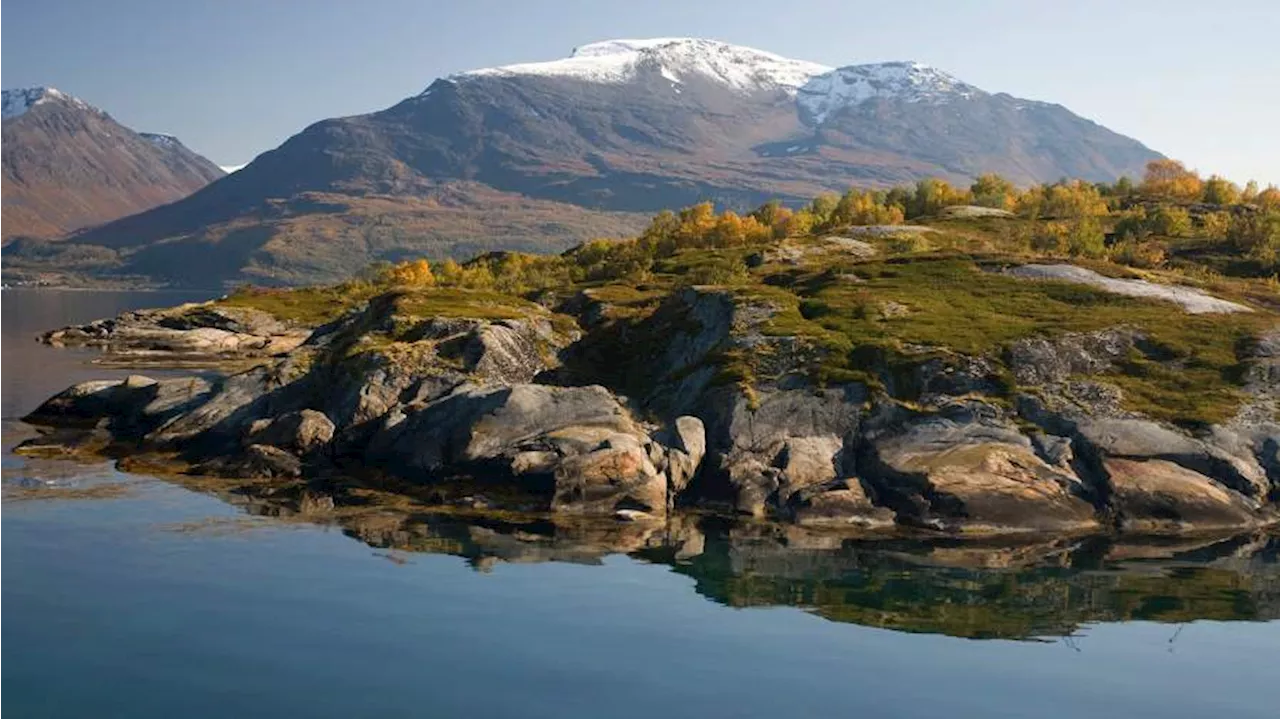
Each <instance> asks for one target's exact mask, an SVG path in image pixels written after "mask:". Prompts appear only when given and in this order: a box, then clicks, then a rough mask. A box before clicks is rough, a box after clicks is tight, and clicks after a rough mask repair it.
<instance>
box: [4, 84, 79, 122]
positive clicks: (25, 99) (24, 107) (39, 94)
mask: <svg viewBox="0 0 1280 719" xmlns="http://www.w3.org/2000/svg"><path fill="white" fill-rule="evenodd" d="M59 100H60V101H63V102H67V103H70V104H71V105H73V106H74V107H78V108H80V109H82V110H93V109H94V108H93V106H91V105H90V104H89V103H87V102H85V101H83V100H81V99H79V98H76V97H72V96H71V95H68V94H66V93H65V92H61V91H59V90H56V89H54V88H52V87H25V88H20V89H17V90H4V91H3V98H2V99H0V105H2V107H0V119H5V120H9V119H12V118H15V117H20V116H22V115H25V114H26V113H27V111H28V110H30V109H31V108H33V107H35V106H36V105H40V104H43V103H46V102H55V101H59Z"/></svg>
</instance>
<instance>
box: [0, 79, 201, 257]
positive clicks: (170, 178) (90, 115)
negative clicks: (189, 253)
mask: <svg viewBox="0 0 1280 719" xmlns="http://www.w3.org/2000/svg"><path fill="white" fill-rule="evenodd" d="M3 115H4V117H3V128H4V138H3V171H4V210H3V212H4V217H3V223H2V224H3V231H4V240H5V241H6V242H7V241H8V240H9V239H12V238H14V237H56V236H59V235H63V234H65V233H67V232H71V231H73V230H78V229H80V228H83V227H88V226H91V225H98V224H101V223H103V222H109V221H111V220H114V219H117V218H120V217H123V216H125V215H130V214H133V213H135V212H141V211H143V210H147V209H150V208H152V207H155V206H156V205H160V204H164V203H167V202H172V201H174V200H177V199H180V198H182V197H185V196H187V195H189V194H191V193H192V192H194V191H195V190H197V189H199V188H201V187H204V186H205V185H207V184H208V183H210V182H212V181H213V180H215V179H217V178H218V177H221V176H222V174H223V173H222V171H221V170H219V169H218V168H217V167H216V166H214V165H213V163H211V162H209V161H208V160H206V159H204V158H203V157H200V156H199V155H197V154H195V153H194V152H192V151H191V150H188V149H187V148H186V147H184V146H183V145H182V143H181V142H179V141H178V139H177V138H175V137H173V136H171V135H158V134H150V133H142V134H139V133H135V132H134V131H132V130H130V129H129V128H127V127H124V126H123V125H120V124H119V123H117V122H116V121H115V120H113V119H112V118H111V116H110V115H108V114H107V113H105V112H103V111H102V110H99V109H98V108H96V107H93V106H92V105H90V104H89V103H87V102H84V101H83V100H80V99H79V98H76V97H74V96H72V95H69V94H67V93H64V92H60V91H58V90H55V89H53V88H51V87H34V88H26V89H20V90H4V91H3Z"/></svg>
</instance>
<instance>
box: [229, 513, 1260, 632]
mask: <svg viewBox="0 0 1280 719" xmlns="http://www.w3.org/2000/svg"><path fill="white" fill-rule="evenodd" d="M224 497H225V498H227V499H229V500H230V501H232V502H234V503H236V504H239V505H241V506H243V507H244V508H245V509H246V511H248V512H250V513H252V514H269V515H274V516H283V517H286V518H292V519H304V520H306V521H318V522H328V523H336V524H338V525H339V526H341V528H342V530H343V531H344V533H345V534H347V535H348V536H350V537H352V538H355V539H358V540H359V541H361V542H364V543H365V544H368V545H370V546H372V547H376V548H379V549H385V550H396V551H397V552H425V553H433V554H449V555H453V556H458V557H462V558H465V559H466V560H467V561H468V562H469V563H470V564H471V566H473V567H475V568H476V569H478V570H482V571H487V570H489V569H490V568H492V567H493V566H494V565H496V564H498V563H502V562H522V563H530V562H575V563H582V564H594V563H599V562H601V561H602V560H603V559H604V558H605V557H606V556H608V555H611V554H626V555H629V556H632V557H634V558H637V559H641V560H644V561H649V562H653V563H657V564H665V565H668V566H670V567H671V568H672V570H673V571H675V572H677V573H680V574H683V575H686V576H688V577H690V578H691V579H693V581H694V587H695V589H696V591H697V592H698V593H699V594H701V595H702V596H704V597H706V598H708V599H711V600H713V601H716V602H719V603H722V604H725V605H728V606H734V607H770V606H792V607H799V608H803V609H805V610H807V611H810V612H812V613H814V614H816V615H818V616H821V617H824V618H826V619H829V620H832V621H838V622H852V623H856V624H861V625H867V626H875V627H883V628H887V629H894V630H898V631H907V632H924V633H939V634H947V635H952V636H959V637H970V638H1007V639H1033V638H1039V637H1052V636H1069V635H1072V634H1075V633H1077V632H1078V631H1079V630H1080V629H1081V628H1082V627H1084V626H1086V625H1089V624H1094V623H1100V622H1123V621H1134V620H1146V621H1154V622H1166V623H1182V622H1189V621H1195V620H1202V619H1208V620H1219V621H1232V620H1241V621H1259V620H1272V619H1278V618H1280V563H1277V558H1278V556H1280V537H1277V536H1275V535H1270V534H1265V533H1258V534H1252V535H1245V536H1237V537H1230V538H1185V537H1184V538H1177V539H1171V538H1151V539H1137V538H1132V537H1125V538H1123V539H1114V538H1108V537H1085V538H1074V539H1063V538H1054V539H1051V540H1045V541H1033V540H1026V541H1022V542H1011V541H1005V542H1003V543H995V542H976V541H960V540H955V539H892V540H887V539H867V538H865V537H863V538H859V537H857V536H850V535H841V534H838V533H831V532H817V531H813V530H806V529H802V528H798V527H795V526H789V525H775V524H765V523H742V522H735V521H730V520H727V519H724V518H722V517H715V516H708V515H697V514H676V515H673V516H672V517H670V518H669V519H668V520H666V521H653V522H644V521H641V522H615V521H595V522H574V523H564V522H562V521H561V520H559V519H557V520H555V521H552V520H548V519H540V518H525V517H518V516H514V515H510V516H503V515H484V514H467V513H450V512H440V511H439V510H438V508H436V509H434V510H431V509H427V508H425V507H421V506H415V505H406V504H405V503H404V501H403V498H396V499H392V498H385V497H384V496H383V495H373V494H369V495H364V496H362V497H361V498H358V499H357V500H356V501H350V500H344V501H343V502H341V503H339V504H338V505H337V506H334V504H333V502H332V500H331V499H330V498H329V497H328V496H324V495H313V494H309V493H306V492H294V493H292V494H290V493H287V492H286V493H277V494H276V495H275V496H271V497H264V496H260V495H255V494H254V493H253V492H252V491H244V490H243V488H242V490H241V491H240V492H238V493H237V494H235V495H233V496H230V497H226V495H224ZM380 498H385V499H386V500H387V502H386V503H383V502H382V501H381V499H380Z"/></svg>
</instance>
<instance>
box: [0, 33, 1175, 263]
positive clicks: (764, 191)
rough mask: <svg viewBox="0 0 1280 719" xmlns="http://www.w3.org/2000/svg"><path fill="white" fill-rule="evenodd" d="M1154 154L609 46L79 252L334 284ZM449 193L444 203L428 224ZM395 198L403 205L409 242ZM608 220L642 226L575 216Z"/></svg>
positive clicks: (956, 96) (285, 149) (1110, 135)
mask: <svg viewBox="0 0 1280 719" xmlns="http://www.w3.org/2000/svg"><path fill="white" fill-rule="evenodd" d="M1159 156H1160V155H1158V154H1157V153H1155V152H1153V151H1152V150H1149V149H1148V148H1146V147H1145V146H1143V145H1142V144H1141V143H1139V142H1137V141H1136V140H1132V139H1130V138H1127V137H1124V136H1121V135H1118V134H1116V133H1114V132H1111V131H1110V130H1107V129H1106V128H1104V127H1102V126H1100V125H1098V124H1096V123H1094V122H1091V121H1089V120H1086V119H1083V118H1081V117H1079V116H1077V115H1074V114H1072V113H1071V112H1070V111H1068V110H1067V109H1065V108H1063V107H1061V106H1059V105H1053V104H1048V103H1043V102H1036V101H1031V100H1022V99H1018V98H1014V97H1011V96H1009V95H1005V94H991V93H989V92H986V91H984V90H981V89H979V88H976V87H974V86H972V85H969V84H967V83H964V82H962V81H960V80H958V79H956V78H954V77H952V76H950V75H948V74H946V73H944V72H942V71H940V70H937V69H934V68H931V67H927V66H924V65H920V64H918V63H909V62H894V63H880V64H873V65H852V66H849V67H843V68H838V69H833V68H829V67H826V66H823V65H818V64H815V63H810V62H805V61H801V60H793V59H788V58H784V57H779V56H777V55H773V54H771V53H767V52H763V51H759V50H753V49H750V48H744V47H739V46H735V45H729V44H726V43H721V42H715V41H710V40H699V39H656V40H613V41H606V42H600V43H593V44H590V45H586V46H583V47H580V48H578V49H577V50H575V51H574V53H573V54H572V56H571V57H568V58H564V59H561V60H553V61H550V62H539V63H530V64H520V65H509V66H505V67H496V68H487V69H481V70H474V71H471V72H465V73H461V74H458V75H453V76H450V77H447V78H443V79H440V80H437V81H435V82H434V83H432V84H431V85H430V86H429V87H428V88H427V89H426V90H425V91H424V92H422V93H421V94H419V95H416V96H414V97H410V98H408V99H405V100H404V101H402V102H400V103H398V104H396V105H394V106H392V107H390V108H387V109H385V110H382V111H380V112H374V113H371V114H368V115H357V116H353V117H344V118H335V119H330V120H324V121H321V122H318V123H316V124H314V125H311V126H310V127H308V128H306V129H305V130H303V131H302V132H300V133H298V134H297V135H295V136H293V137H292V138H290V139H289V140H288V141H286V142H285V143H284V144H283V145H281V146H280V147H279V148H277V149H275V150H272V151H270V152H267V153H264V154H262V155H260V156H259V157H258V158H257V159H255V160H254V161H253V162H252V163H250V164H249V165H248V166H247V167H244V168H243V169H241V170H239V171H237V172H236V173H234V174H233V175H230V176H228V177H227V178H226V179H224V180H222V181H220V182H218V183H215V184H213V185H212V186H210V187H207V188H205V189H204V190H202V191H200V192H197V193H196V194H194V195H192V196H191V197H189V198H187V199H185V200H183V201H182V202H179V203H175V204H173V205H170V206H166V207H161V208H157V209H155V210H152V211H150V212H147V213H143V214H141V215H138V216H135V217H129V218H126V219H124V220H121V221H119V222H116V223H112V224H110V225H107V226H105V227H102V228H98V229H96V230H93V231H91V232H87V233H84V234H83V235H81V236H80V237H78V238H77V242H79V243H83V244H84V245H87V246H91V247H92V248H93V250H92V252H93V253H98V254H100V253H104V252H109V253H111V264H112V266H113V267H115V268H117V270H116V271H119V272H124V273H133V274H143V275H147V276H150V277H153V278H158V279H161V280H168V281H177V282H185V281H186V280H185V279H184V278H183V277H182V273H183V272H186V271H188V270H189V268H190V266H191V264H190V262H184V260H188V259H189V258H190V257H195V256H200V257H204V256H208V255H210V254H211V253H214V252H215V251H214V250H213V249H212V248H214V247H217V250H216V254H217V256H218V259H219V262H218V266H219V268H220V272H222V275H221V276H220V279H223V280H227V281H238V280H244V279H251V280H254V281H258V282H265V283H290V282H297V281H301V280H304V279H305V280H331V279H335V278H337V277H340V276H342V275H346V274H349V273H350V272H352V271H353V270H354V269H355V268H356V267H359V266H360V265H362V264H364V263H365V262H368V261H370V260H373V259H382V258H392V257H395V256H402V255H405V254H414V253H418V254H427V255H429V256H440V255H444V254H450V253H453V254H457V253H458V252H459V251H460V250H466V249H469V248H474V247H476V246H478V245H493V244H495V242H494V240H495V238H516V239H518V240H519V241H518V242H514V243H508V242H507V241H506V240H505V239H500V240H499V241H498V242H497V243H496V244H498V245H499V246H511V247H530V246H532V247H542V248H544V249H547V250H552V249H560V248H563V247H566V246H568V245H570V244H573V243H575V242H577V241H580V240H582V239H585V236H584V235H585V234H586V233H588V232H598V231H599V230H600V229H601V227H602V226H603V227H604V228H606V229H609V230H614V231H617V232H624V231H630V230H633V229H634V228H635V227H638V226H639V225H640V224H641V223H642V222H643V220H642V218H643V217H644V216H645V215H648V214H650V213H653V212H654V211H656V210H659V209H662V208H667V207H678V206H682V205H687V204H691V203H694V202H698V201H701V200H713V201H715V202H717V203H720V204H724V205H729V206H736V207H745V206H750V205H754V204H757V203H759V202H761V201H764V200H766V199H768V198H771V197H779V198H781V199H783V200H786V201H793V202H798V201H801V200H807V199H809V198H811V197H812V196H814V195H815V194H818V193H820V192H823V191H840V190H843V189H846V188H847V187H849V186H851V185H864V186H886V185H890V184H895V183H901V182H910V181H914V180H916V179H919V178H922V177H926V176H939V177H943V178H947V179H951V180H955V181H964V180H967V179H968V178H971V177H973V176H975V175H977V174H980V173H982V172H991V171H994V172H999V173H1001V174H1003V175H1005V176H1006V177H1008V178H1010V179H1012V180H1014V181H1016V182H1019V183H1023V184H1027V183H1032V182H1041V181H1051V180H1056V179H1058V178H1061V177H1064V176H1070V177H1081V178H1085V179H1090V180H1111V179H1114V178H1116V177H1118V176H1120V175H1123V174H1130V175H1135V174H1139V173H1140V172H1141V170H1142V167H1143V165H1144V164H1145V163H1146V162H1147V161H1148V160H1151V159H1153V158H1157V157H1159ZM441 197H447V198H451V202H452V203H453V204H452V205H450V207H449V210H450V213H447V214H442V215H441V217H442V218H444V219H442V221H441V222H440V223H436V222H435V221H434V220H433V219H432V218H433V212H432V207H433V206H434V205H433V204H432V203H435V202H437V201H438V199H439V198H441ZM481 197H483V198H485V199H484V200H481V199H480V198H481ZM495 197H502V198H504V199H503V200H501V201H500V202H497V203H496V204H493V203H492V200H493V199H494V198H495ZM374 198H377V200H376V202H377V203H382V205H381V206H382V207H383V209H382V210H373V209H370V207H371V205H370V203H375V200H374ZM387 203H391V204H393V205H398V206H400V207H402V208H409V209H410V212H411V214H412V215H413V216H414V217H415V218H416V219H415V221H414V222H413V223H412V227H408V226H402V224H401V222H400V220H399V219H398V218H399V215H397V214H396V213H395V212H392V211H385V208H386V206H387ZM375 204H376V203H375ZM532 205H537V208H536V210H535V209H531V206H532ZM467 207H470V210H468V211H465V212H462V213H461V214H459V211H460V210H462V209H464V208H467ZM467 212H470V215H469V216H470V217H472V221H470V222H460V221H459V220H460V218H461V217H462V216H463V215H466V214H467ZM601 212H610V213H632V214H613V215H610V216H609V219H608V221H601V222H596V221H587V219H586V218H587V217H588V216H597V217H603V216H600V215H598V213H601ZM557 216H558V217H562V218H564V219H565V221H564V222H559V223H556V222H551V223H549V222H547V218H548V217H557ZM228 237H230V238H232V239H231V240H230V241H228V240H227V238H228ZM339 247H341V248H343V249H342V251H337V249H336V248H339ZM41 252H44V250H40V251H39V252H30V253H27V254H28V256H29V257H34V256H36V255H40V256H45V255H41ZM157 253H159V254H160V255H163V260H162V261H157V259H156V258H157ZM18 254H19V255H21V254H22V253H18ZM11 255H13V253H11ZM16 259H17V261H18V262H21V261H22V258H21V257H17V258H16ZM14 260H15V258H14V257H11V258H10V260H9V262H10V266H12V265H13V262H14ZM204 277H206V278H209V277H210V275H209V274H208V273H206V274H205V275H204Z"/></svg>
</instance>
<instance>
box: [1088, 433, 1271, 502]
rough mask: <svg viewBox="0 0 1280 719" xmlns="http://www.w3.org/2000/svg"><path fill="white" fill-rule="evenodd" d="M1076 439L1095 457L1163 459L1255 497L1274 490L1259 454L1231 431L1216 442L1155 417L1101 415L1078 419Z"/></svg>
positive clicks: (1096, 458) (1221, 435)
mask: <svg viewBox="0 0 1280 719" xmlns="http://www.w3.org/2000/svg"><path fill="white" fill-rule="evenodd" d="M1074 439H1075V444H1076V448H1077V450H1078V451H1083V452H1085V453H1087V454H1088V455H1089V456H1090V457H1092V458H1094V461H1095V462H1096V461H1097V460H1099V459H1101V458H1106V457H1118V458H1125V459H1136V460H1148V459H1160V460H1166V461H1169V462H1172V463H1174V464H1177V465H1181V466H1182V467H1185V468H1187V469H1189V470H1191V471H1193V472H1197V473H1199V474H1202V475H1206V476H1209V477H1212V478H1213V479H1216V480H1217V481H1219V482H1221V483H1222V484H1223V485H1225V486H1227V487H1230V488H1231V489H1234V490H1236V491H1237V492H1240V493H1242V494H1244V495H1246V496H1249V497H1265V496H1266V495H1267V493H1268V491H1269V490H1270V483H1269V481H1268V480H1267V477H1266V473H1265V472H1264V470H1263V468H1262V467H1261V466H1260V465H1259V464H1258V462H1257V459H1256V457H1254V456H1252V455H1251V454H1250V453H1249V451H1248V450H1247V449H1242V448H1241V446H1240V445H1238V444H1236V439H1235V438H1228V436H1227V435H1226V434H1225V433H1224V434H1220V435H1219V437H1218V438H1217V440H1218V442H1219V443H1221V444H1215V443H1213V442H1210V441H1205V440H1202V439H1199V438H1194V437H1191V436H1188V435H1186V434H1184V433H1182V432H1179V431H1177V430H1175V429H1172V428H1170V427H1166V426H1164V425H1161V424H1158V423H1156V422H1153V421H1151V420H1144V419H1096V420H1086V421H1082V422H1079V423H1077V424H1076V429H1075V437H1074ZM1233 445H1234V446H1233Z"/></svg>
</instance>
